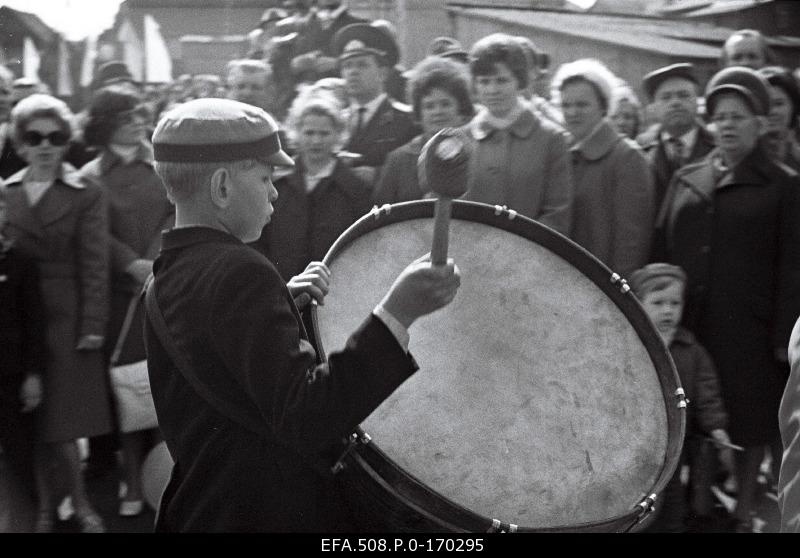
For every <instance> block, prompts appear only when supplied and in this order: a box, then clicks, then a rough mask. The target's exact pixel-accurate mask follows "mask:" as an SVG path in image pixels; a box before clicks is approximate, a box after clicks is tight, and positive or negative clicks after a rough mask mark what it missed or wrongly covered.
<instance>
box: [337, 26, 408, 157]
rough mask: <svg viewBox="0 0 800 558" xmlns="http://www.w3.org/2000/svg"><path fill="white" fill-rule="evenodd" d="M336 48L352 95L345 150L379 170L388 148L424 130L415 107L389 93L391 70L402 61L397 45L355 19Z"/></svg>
mask: <svg viewBox="0 0 800 558" xmlns="http://www.w3.org/2000/svg"><path fill="white" fill-rule="evenodd" d="M334 51H335V52H336V54H337V56H338V57H339V67H340V71H341V75H342V77H343V78H344V80H345V82H346V86H347V90H348V93H349V94H350V122H349V130H350V134H349V136H350V137H349V140H348V142H347V145H346V146H345V149H346V150H347V151H351V152H353V153H358V154H360V155H361V156H362V160H361V161H360V162H359V165H360V166H366V167H371V168H373V169H376V168H377V167H380V166H381V165H383V162H384V160H385V159H386V156H387V155H388V154H389V152H390V151H392V150H394V149H396V148H398V147H400V146H401V145H403V144H405V143H406V142H408V141H409V140H411V138H413V137H414V136H416V135H417V134H419V133H420V129H419V128H418V126H417V125H416V124H415V122H414V118H413V115H412V111H411V107H409V106H408V105H405V104H403V103H400V102H398V101H396V100H394V99H392V98H391V97H389V95H387V93H386V88H385V84H386V79H387V76H388V72H389V71H390V69H391V68H392V67H394V65H395V64H397V61H398V59H399V54H398V50H397V45H396V44H395V43H394V41H393V40H392V39H391V38H390V37H389V35H387V34H386V33H385V32H384V31H382V30H381V29H379V28H377V27H373V26H371V25H367V24H359V23H356V24H353V25H348V26H347V27H345V28H343V29H342V30H340V31H339V32H338V33H337V34H336V36H335V37H334Z"/></svg>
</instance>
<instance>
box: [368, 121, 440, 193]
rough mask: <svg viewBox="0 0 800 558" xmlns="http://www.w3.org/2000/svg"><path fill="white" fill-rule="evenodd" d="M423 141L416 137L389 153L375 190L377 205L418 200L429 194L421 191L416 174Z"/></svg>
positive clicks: (420, 137)
mask: <svg viewBox="0 0 800 558" xmlns="http://www.w3.org/2000/svg"><path fill="white" fill-rule="evenodd" d="M423 140H424V137H423V136H421V135H420V136H417V137H415V138H414V139H412V140H411V141H410V142H408V143H406V144H404V145H401V146H400V147H398V148H397V149H395V150H394V151H392V152H391V153H389V156H388V157H387V158H386V162H385V163H384V165H383V169H382V170H381V176H380V179H379V180H378V186H377V188H376V189H375V196H374V197H375V203H376V204H377V205H383V204H385V203H400V202H404V201H411V200H418V199H421V198H422V197H423V196H425V194H428V193H430V190H428V191H425V192H423V191H422V187H421V186H420V184H419V177H418V174H417V160H418V159H419V154H420V153H421V152H422V146H423V145H424V144H425V142H424V141H423Z"/></svg>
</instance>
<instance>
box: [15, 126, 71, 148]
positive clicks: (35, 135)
mask: <svg viewBox="0 0 800 558" xmlns="http://www.w3.org/2000/svg"><path fill="white" fill-rule="evenodd" d="M42 140H47V141H48V142H50V145H54V146H57V147H61V146H62V145H67V142H69V134H67V133H66V132H62V131H60V130H58V131H55V132H50V133H49V134H40V133H39V132H33V131H29V132H25V133H24V134H22V141H23V142H25V143H26V144H27V145H30V146H32V147H36V146H37V145H39V144H40V143H42Z"/></svg>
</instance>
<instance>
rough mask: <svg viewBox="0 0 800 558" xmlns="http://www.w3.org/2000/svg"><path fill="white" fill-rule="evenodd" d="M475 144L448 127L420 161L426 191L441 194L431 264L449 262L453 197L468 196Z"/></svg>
mask: <svg viewBox="0 0 800 558" xmlns="http://www.w3.org/2000/svg"><path fill="white" fill-rule="evenodd" d="M470 153H471V143H470V139H469V137H468V136H467V133H466V132H465V131H463V130H462V129H460V128H444V129H443V130H440V131H439V132H437V133H436V134H435V135H434V136H433V137H432V138H431V139H429V140H428V141H427V142H426V143H425V145H424V146H423V148H422V151H421V152H420V154H419V159H418V160H417V174H418V177H419V182H420V186H422V189H423V190H428V189H430V190H432V191H433V192H434V193H436V194H437V195H438V197H437V198H436V209H435V216H434V223H433V243H432V246H431V264H433V265H436V266H442V265H445V264H446V263H447V245H448V236H449V232H450V210H451V208H452V205H453V198H457V197H459V196H462V195H464V192H466V191H467V179H468V177H469V156H470Z"/></svg>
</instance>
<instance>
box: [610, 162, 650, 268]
mask: <svg viewBox="0 0 800 558" xmlns="http://www.w3.org/2000/svg"><path fill="white" fill-rule="evenodd" d="M614 178H615V180H616V182H617V184H616V188H615V189H614V197H615V199H614V206H613V207H614V229H613V230H614V232H613V235H614V236H613V241H612V246H613V247H614V248H613V250H614V253H613V256H612V258H611V261H612V262H615V263H616V265H617V269H616V270H615V271H618V272H619V273H621V274H622V275H623V276H628V275H630V274H631V273H632V272H633V271H635V270H637V269H639V268H640V267H642V266H643V265H644V264H645V263H647V259H648V256H649V255H650V248H651V242H652V237H653V221H654V215H653V214H654V211H655V190H654V187H653V176H652V173H651V171H650V168H649V167H648V165H647V159H646V158H645V156H644V155H643V154H642V153H641V152H639V151H638V150H633V149H625V150H624V151H623V152H622V153H621V157H619V158H618V159H617V160H616V161H615V168H614Z"/></svg>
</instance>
